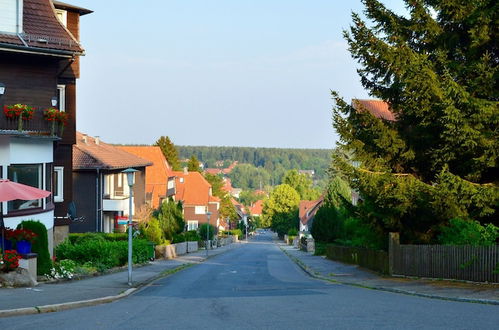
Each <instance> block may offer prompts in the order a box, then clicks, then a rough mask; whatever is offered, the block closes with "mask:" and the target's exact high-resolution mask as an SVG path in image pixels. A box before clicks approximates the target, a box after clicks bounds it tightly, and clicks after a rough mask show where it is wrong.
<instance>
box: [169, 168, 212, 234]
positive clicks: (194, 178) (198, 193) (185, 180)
mask: <svg viewBox="0 0 499 330" xmlns="http://www.w3.org/2000/svg"><path fill="white" fill-rule="evenodd" d="M173 175H175V184H176V193H175V200H176V201H181V202H182V205H183V210H184V219H185V222H186V225H187V229H188V230H196V229H197V228H198V227H199V226H200V225H201V224H203V223H208V221H209V224H210V225H212V226H214V227H216V228H218V229H220V225H221V222H220V215H219V210H220V199H219V198H218V197H216V196H213V195H212V191H211V185H210V184H209V182H208V181H206V179H205V178H204V177H203V176H202V175H201V173H199V172H188V171H187V169H184V171H183V172H180V171H176V172H173ZM207 212H211V216H210V217H209V218H208V215H207Z"/></svg>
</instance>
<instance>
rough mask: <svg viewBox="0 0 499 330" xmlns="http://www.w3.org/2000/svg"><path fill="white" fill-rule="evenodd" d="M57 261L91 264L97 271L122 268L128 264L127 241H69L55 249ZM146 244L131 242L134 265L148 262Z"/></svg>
mask: <svg viewBox="0 0 499 330" xmlns="http://www.w3.org/2000/svg"><path fill="white" fill-rule="evenodd" d="M56 256H57V258H58V259H71V260H73V261H75V262H77V263H78V264H82V265H83V264H86V263H91V265H92V266H94V267H96V268H97V269H98V270H99V271H103V270H105V269H108V268H112V267H118V266H123V265H125V264H126V263H127V262H128V242H127V241H106V240H95V241H92V240H84V241H82V242H81V243H78V244H72V243H71V242H70V241H69V240H66V241H65V242H63V243H61V244H59V245H58V246H57V248H56ZM148 256H149V255H148V242H147V241H146V240H137V239H136V240H133V250H132V260H133V262H134V263H144V262H146V261H147V260H148Z"/></svg>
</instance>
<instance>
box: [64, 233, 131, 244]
mask: <svg viewBox="0 0 499 330" xmlns="http://www.w3.org/2000/svg"><path fill="white" fill-rule="evenodd" d="M68 239H69V241H70V242H71V243H72V244H78V243H81V242H83V241H86V240H105V241H127V240H128V234H127V233H77V234H69V236H68Z"/></svg>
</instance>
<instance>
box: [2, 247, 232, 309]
mask: <svg viewBox="0 0 499 330" xmlns="http://www.w3.org/2000/svg"><path fill="white" fill-rule="evenodd" d="M227 251H230V249H227V250H226V251H223V252H220V253H218V254H215V255H212V256H208V258H206V257H202V258H203V259H202V261H200V263H201V262H205V261H206V260H208V259H211V258H213V257H216V256H218V255H221V254H223V253H226V252H227ZM196 264H198V263H194V262H193V263H184V264H181V265H179V266H177V267H174V268H172V269H168V270H165V271H163V272H161V273H159V274H158V275H157V276H154V277H153V278H150V279H148V280H146V281H144V282H141V283H137V286H136V287H134V288H130V289H127V290H126V291H125V292H123V293H120V294H118V295H115V296H107V297H101V298H95V299H88V300H79V301H71V302H66V303H60V304H52V305H43V306H34V307H23V308H15V309H4V310H0V318H3V317H11V316H23V315H33V314H42V313H53V312H60V311H64V310H69V309H75V308H81V307H90V306H96V305H101V304H107V303H110V302H113V301H116V300H120V299H123V298H126V297H128V296H130V295H132V294H133V293H135V292H138V291H140V290H141V289H143V288H145V287H147V286H149V285H150V284H151V283H153V282H155V281H157V280H159V279H162V278H165V277H168V276H170V275H172V274H174V273H177V272H179V271H182V270H184V269H186V268H189V267H190V266H194V265H196Z"/></svg>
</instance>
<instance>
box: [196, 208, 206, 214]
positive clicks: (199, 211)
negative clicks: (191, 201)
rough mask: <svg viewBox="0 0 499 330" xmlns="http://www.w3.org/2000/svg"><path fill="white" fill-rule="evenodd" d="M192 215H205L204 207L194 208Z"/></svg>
mask: <svg viewBox="0 0 499 330" xmlns="http://www.w3.org/2000/svg"><path fill="white" fill-rule="evenodd" d="M194 213H195V214H205V213H206V206H196V207H195V208H194Z"/></svg>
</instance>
